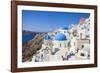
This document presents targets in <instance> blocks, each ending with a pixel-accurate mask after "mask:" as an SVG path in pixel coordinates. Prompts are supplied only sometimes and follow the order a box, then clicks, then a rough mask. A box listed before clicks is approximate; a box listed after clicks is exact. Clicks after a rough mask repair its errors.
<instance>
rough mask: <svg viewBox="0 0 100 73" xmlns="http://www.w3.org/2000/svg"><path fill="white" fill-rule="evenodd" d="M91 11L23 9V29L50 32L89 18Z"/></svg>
mask: <svg viewBox="0 0 100 73" xmlns="http://www.w3.org/2000/svg"><path fill="white" fill-rule="evenodd" d="M89 16H90V13H75V12H51V11H32V10H23V11H22V25H23V27H22V29H23V30H28V31H33V32H49V31H53V30H55V29H59V28H67V27H69V26H70V25H71V24H78V23H79V20H80V18H88V17H89Z"/></svg>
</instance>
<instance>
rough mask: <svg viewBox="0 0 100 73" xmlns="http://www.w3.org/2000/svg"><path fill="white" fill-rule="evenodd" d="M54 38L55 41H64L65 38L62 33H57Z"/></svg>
mask: <svg viewBox="0 0 100 73" xmlns="http://www.w3.org/2000/svg"><path fill="white" fill-rule="evenodd" d="M55 40H57V41H64V40H67V38H66V36H65V35H64V34H62V33H59V34H57V35H55Z"/></svg>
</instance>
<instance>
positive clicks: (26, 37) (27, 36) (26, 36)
mask: <svg viewBox="0 0 100 73" xmlns="http://www.w3.org/2000/svg"><path fill="white" fill-rule="evenodd" d="M34 36H35V35H32V34H24V35H22V44H26V43H27V42H28V41H30V40H32V39H33V38H34Z"/></svg>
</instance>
